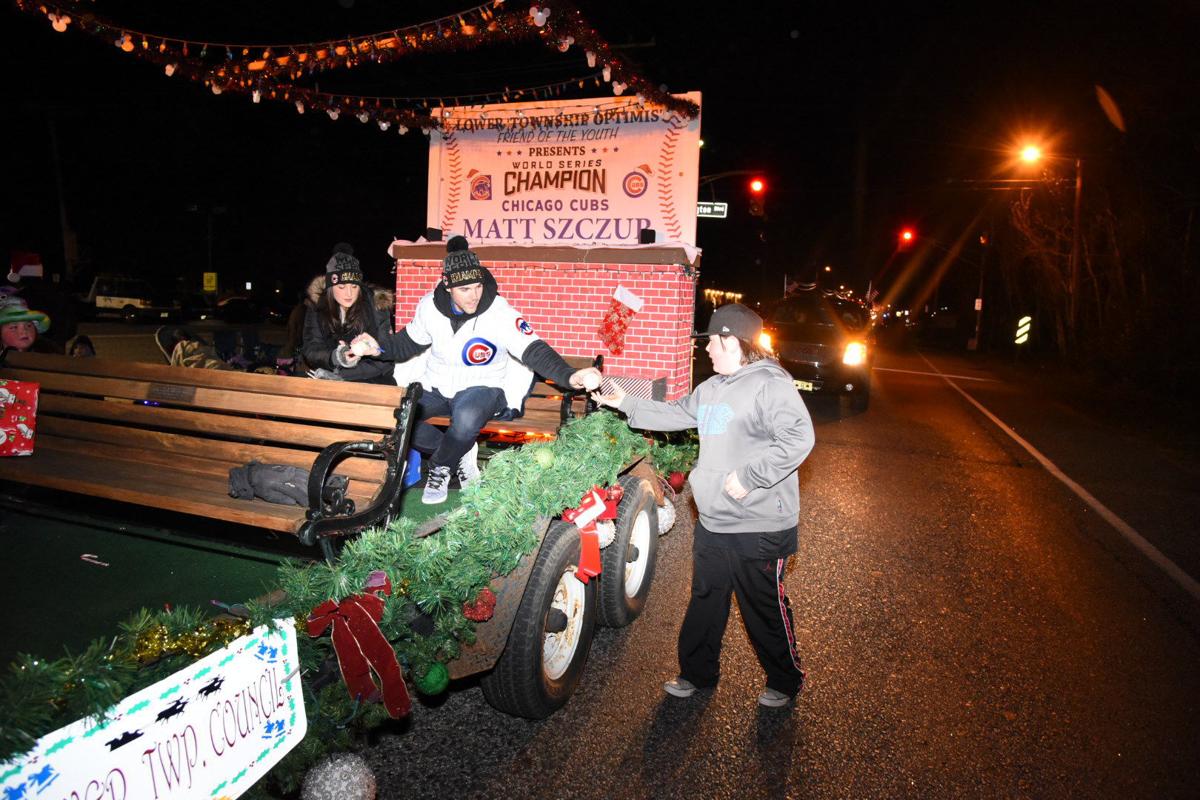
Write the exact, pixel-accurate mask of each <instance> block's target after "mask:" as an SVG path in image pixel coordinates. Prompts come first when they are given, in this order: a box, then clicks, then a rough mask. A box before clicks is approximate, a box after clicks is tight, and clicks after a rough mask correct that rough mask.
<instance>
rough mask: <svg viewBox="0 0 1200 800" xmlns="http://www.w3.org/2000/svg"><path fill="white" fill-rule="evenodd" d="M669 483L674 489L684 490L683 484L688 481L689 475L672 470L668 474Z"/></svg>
mask: <svg viewBox="0 0 1200 800" xmlns="http://www.w3.org/2000/svg"><path fill="white" fill-rule="evenodd" d="M667 483H668V484H669V485H670V487H671V488H672V489H674V490H675V491H677V492H682V491H683V485H684V484H685V483H687V476H686V475H684V474H683V473H682V472H672V473H671V474H670V475H668V476H667Z"/></svg>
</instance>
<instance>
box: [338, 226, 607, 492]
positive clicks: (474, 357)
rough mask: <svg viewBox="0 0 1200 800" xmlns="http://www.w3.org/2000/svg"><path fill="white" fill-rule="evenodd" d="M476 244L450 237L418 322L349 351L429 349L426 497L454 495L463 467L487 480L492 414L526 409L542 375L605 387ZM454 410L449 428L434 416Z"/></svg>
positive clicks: (395, 353)
mask: <svg viewBox="0 0 1200 800" xmlns="http://www.w3.org/2000/svg"><path fill="white" fill-rule="evenodd" d="M468 247H469V246H468V243H467V240H466V239H465V238H463V237H462V236H455V237H453V238H452V239H450V241H449V242H447V243H446V258H445V260H444V261H443V262H442V277H441V280H440V281H439V282H438V285H437V286H436V287H434V290H433V291H432V292H430V293H429V294H427V295H425V296H424V297H422V298H421V300H420V301H419V302H418V303H417V310H416V312H415V313H414V314H413V319H412V322H410V323H409V324H408V325H407V326H405V327H404V328H402V329H401V330H400V331H398V332H397V333H395V334H393V335H392V336H391V337H390V338H389V339H387V340H386V341H382V342H378V343H376V342H375V340H374V339H372V338H371V337H369V336H363V337H359V338H358V339H356V340H355V341H354V342H353V343H352V348H344V349H342V350H341V351H339V356H340V357H342V358H343V359H344V360H345V361H347V362H350V361H354V360H356V359H357V356H356V355H355V353H356V352H361V353H368V354H369V353H372V352H374V354H375V355H377V356H379V357H381V358H384V359H387V360H390V361H407V360H408V359H410V358H412V357H413V356H415V355H417V354H419V353H421V352H424V351H426V350H428V351H429V355H428V360H427V362H426V367H425V374H424V375H423V376H422V378H421V385H422V387H424V389H425V394H424V395H423V396H422V398H421V400H420V402H419V403H418V404H417V410H418V417H417V425H416V427H415V428H414V430H413V447H415V448H416V449H417V450H419V451H421V452H422V453H425V454H426V455H427V456H428V457H429V464H430V469H429V477H428V479H427V481H426V484H425V490H424V492H423V494H422V496H421V500H422V502H425V503H430V504H433V503H441V502H444V501H445V499H446V495H447V492H448V489H449V483H450V474H451V467H453V466H457V467H458V479H459V483H460V485H463V486H465V485H467V484H469V483H471V482H472V481H473V480H475V479H476V478H477V477H478V476H479V466H478V463H477V461H476V453H477V446H476V444H475V440H476V438H477V437H478V436H479V431H480V430H481V429H482V428H483V426H484V425H486V424H487V422H488V420H492V419H515V418H516V417H519V416H521V415H522V414H523V413H524V406H525V398H526V397H527V396H528V394H529V391H530V389H531V388H532V386H533V379H534V372H536V373H537V374H539V375H542V376H543V377H546V378H549V379H551V380H553V381H554V382H555V383H557V384H559V385H564V386H565V385H570V386H572V387H573V388H576V389H589V390H591V389H595V388H596V387H598V386H599V385H600V378H601V375H600V371H599V370H598V369H596V368H595V367H587V368H584V369H581V370H572V369H571V367H570V365H569V364H567V362H566V361H564V360H563V358H562V356H560V355H559V354H558V353H557V352H556V351H555V350H554V348H552V347H551V346H550V345H548V344H546V342H545V341H543V340H542V339H541V338H539V337H538V335H537V334H535V333H534V332H533V326H532V325H530V324H529V322H528V321H527V320H526V319H525V318H524V317H523V316H522V315H521V312H519V311H518V310H517V309H515V308H513V307H512V306H510V305H509V304H508V301H507V300H505V299H504V298H503V297H501V296H500V295H499V293H498V290H497V286H496V279H495V278H494V277H493V276H492V273H491V272H490V271H489V270H488V269H487V268H486V267H484V266H483V265H482V264H480V263H479V258H478V256H476V255H475V253H473V252H471V251H470V249H468ZM447 415H448V416H449V417H450V427H449V428H448V429H447V430H446V431H445V433H443V432H442V431H441V430H439V429H438V428H436V427H434V426H433V425H431V424H429V423H428V422H427V421H426V420H428V419H429V418H431V417H438V416H447Z"/></svg>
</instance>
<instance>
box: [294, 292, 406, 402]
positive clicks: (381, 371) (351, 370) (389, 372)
mask: <svg viewBox="0 0 1200 800" xmlns="http://www.w3.org/2000/svg"><path fill="white" fill-rule="evenodd" d="M372 313H373V314H374V317H375V325H374V330H368V331H366V333H369V334H371V335H372V336H374V337H375V341H377V342H382V341H387V339H388V338H389V337H391V335H392V316H391V314H390V313H388V312H387V311H384V310H382V309H379V308H373V309H372ZM350 338H353V337H350ZM338 344H339V339H338V337H337V336H334V334H333V332H332V331H328V330H325V326H324V325H323V324H322V323H321V317H320V314H318V313H317V310H316V309H314V308H310V309H308V313H307V314H306V315H305V317H304V345H303V347H302V353H303V355H304V360H305V361H306V362H308V366H309V367H310V368H312V369H317V368H320V369H327V370H329V371H330V372H336V373H337V374H338V376H339V377H340V378H341V379H342V380H346V381H357V382H359V383H383V384H387V385H389V386H395V385H396V379H395V378H394V377H393V374H394V373H395V369H396V365H395V364H393V363H392V362H391V361H382V360H380V359H377V358H364V359H362V360H361V361H359V362H358V363H357V364H356V365H354V366H353V367H340V366H338V365H337V363H336V362H335V361H334V360H333V351H334V350H336V349H337V347H338ZM346 344H350V341H349V339H347V340H346Z"/></svg>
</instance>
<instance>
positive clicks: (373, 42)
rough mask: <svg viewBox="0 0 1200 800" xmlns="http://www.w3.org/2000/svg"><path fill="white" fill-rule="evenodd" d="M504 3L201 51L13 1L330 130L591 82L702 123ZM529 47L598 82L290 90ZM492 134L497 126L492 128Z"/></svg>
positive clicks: (67, 4) (596, 42) (587, 32)
mask: <svg viewBox="0 0 1200 800" xmlns="http://www.w3.org/2000/svg"><path fill="white" fill-rule="evenodd" d="M503 3H504V0H492V2H490V3H485V4H482V5H476V6H472V7H470V8H467V9H464V10H462V11H459V12H455V13H453V14H449V15H445V16H443V17H438V18H436V19H433V20H429V21H427V22H423V23H420V24H416V25H409V26H404V27H401V28H396V29H391V30H387V31H382V32H377V33H372V34H367V35H362V36H355V37H347V38H345V39H336V40H325V41H321V42H307V43H288V44H276V45H271V44H244V43H243V44H235V43H232V42H205V41H200V40H191V39H184V38H180V37H175V36H164V35H161V34H152V33H148V32H143V31H137V30H134V29H131V28H128V27H125V26H122V25H119V24H117V23H115V22H112V21H110V20H106V19H102V18H100V17H99V16H97V15H96V14H94V13H92V12H91V11H90V10H87V9H86V8H85V7H84V6H81V5H80V4H79V3H76V2H73V1H72V0H57V1H56V2H54V3H44V2H34V1H33V0H17V7H18V8H19V9H21V10H22V11H25V12H27V13H35V12H36V13H42V14H45V15H46V17H47V19H48V20H49V21H50V23H51V25H52V26H53V27H54V29H55V30H56V31H59V32H63V31H66V30H67V29H68V27H69V26H70V25H72V24H75V25H76V27H77V28H78V29H79V30H80V31H82V32H84V33H87V34H90V35H92V36H96V37H98V38H102V39H107V40H109V41H111V42H112V43H113V44H114V45H115V46H117V47H118V48H120V49H121V50H122V51H123V52H126V53H130V54H133V55H135V56H136V57H138V58H139V59H141V60H145V61H148V62H150V63H154V64H157V65H158V66H160V67H161V68H162V69H163V72H164V73H165V74H166V75H167V76H168V77H171V76H174V75H180V76H181V77H183V78H185V79H187V80H191V81H194V82H198V83H202V84H204V85H205V86H207V87H208V88H209V89H210V90H211V91H212V93H213V94H218V95H219V94H223V93H225V92H231V93H240V94H244V95H248V96H249V97H250V98H251V100H252V101H253V102H255V103H259V102H261V100H262V99H263V98H264V97H266V98H268V99H270V100H273V101H277V102H288V103H291V104H292V105H293V106H294V107H295V109H296V111H297V113H300V114H303V113H305V112H306V111H309V110H312V111H324V112H325V113H327V114H328V115H329V117H330V118H331V119H334V120H336V119H338V118H339V117H340V116H341V115H342V114H343V113H349V114H351V115H352V116H354V117H356V118H357V119H359V120H360V121H361V122H363V123H368V122H375V123H376V125H378V127H379V129H380V130H383V131H387V130H389V129H390V128H391V127H392V126H395V127H396V128H397V130H398V131H399V132H400V133H401V134H403V133H407V132H408V131H409V130H410V129H413V128H420V129H421V130H422V131H424V132H426V133H428V132H429V131H430V130H431V129H433V128H440V127H444V125H445V120H446V119H447V118H448V117H449V116H450V115H448V114H445V113H444V112H442V113H438V112H437V111H434V110H432V109H440V108H445V107H457V106H462V105H473V104H480V103H489V102H501V101H503V102H509V101H511V100H512V99H514V98H515V99H522V98H525V97H530V98H532V99H535V100H538V99H549V98H551V97H554V96H558V95H560V94H561V93H562V92H563V91H564V90H566V89H568V88H570V87H572V86H576V87H578V88H581V89H582V88H583V87H585V86H586V85H587V83H588V81H591V82H593V83H594V84H595V85H596V86H599V85H601V79H602V80H603V82H605V83H610V84H611V86H612V91H613V94H614V95H617V96H620V95H623V94H624V93H625V92H626V91H627V90H632V91H633V92H634V94H635V96H636V101H637V103H639V104H645V103H648V102H649V103H651V104H653V105H656V106H659V107H662V108H666V109H669V110H671V111H674V112H676V113H678V114H680V115H682V116H684V117H687V118H694V117H695V115H696V114H697V113H699V109H698V108H697V107H696V105H695V104H694V103H692V102H691V101H689V100H687V99H685V98H677V97H674V96H672V95H670V94H669V93H667V92H666V91H665V87H663V88H659V87H654V86H652V85H651V84H650V83H649V81H647V80H646V79H645V78H643V77H642V76H641V75H640V74H638V73H637V72H635V71H634V70H633V69H632V68H631V67H630V66H629V65H628V64H627V63H626V62H625V61H624V60H623V59H621V58H620V57H619V56H616V55H615V54H614V53H613V52H612V50H611V48H610V47H609V45H608V43H607V42H606V41H604V39H603V38H602V37H600V36H599V34H598V33H597V32H596V31H595V30H594V29H593V28H592V27H591V26H590V24H589V23H588V22H587V20H586V19H585V18H584V17H583V15H582V13H581V12H580V11H579V10H578V9H576V8H574V7H573V6H571V5H570V4H569V3H567V2H566V0H555V2H554V5H553V6H552V5H550V4H543V5H542V6H537V5H534V6H531V7H530V8H529V9H528V13H525V12H517V11H508V10H504V9H503V8H502V6H503ZM556 9H557V13H555V12H556ZM530 38H540V39H541V40H542V41H543V42H544V43H545V44H546V45H547V46H553V47H555V48H556V49H557V50H558V51H559V52H563V53H565V52H567V51H568V50H569V49H570V48H571V46H572V45H575V44H578V45H579V46H580V47H582V48H584V49H585V57H586V59H587V63H588V67H589V68H590V69H595V68H596V67H597V65H598V64H599V68H600V72H599V73H598V74H591V75H588V76H585V77H581V78H571V79H568V80H564V81H559V82H556V83H550V84H542V85H540V86H532V87H517V88H515V89H512V88H507V87H506V88H505V89H504V90H503V91H495V92H483V93H479V94H474V95H452V96H429V97H400V96H396V97H380V96H367V95H353V94H344V93H328V92H321V91H319V90H318V89H315V88H313V89H309V88H305V87H300V86H297V85H295V83H294V81H297V80H300V79H301V78H304V77H305V76H311V75H313V74H314V73H316V72H323V71H326V70H329V69H339V68H345V69H353V68H354V67H356V66H359V65H361V64H365V63H383V62H389V61H394V60H396V59H398V58H401V57H404V56H409V55H414V54H416V53H429V52H445V51H466V50H468V49H474V48H475V47H477V46H480V45H483V44H489V43H499V42H512V41H518V40H522V39H530ZM214 62H215V63H214ZM508 122H509V123H511V124H514V125H520V126H525V125H526V124H528V123H527V121H526V120H523V119H521V118H520V115H518V116H517V117H516V118H510V119H509V120H508ZM490 124H492V125H501V124H503V123H502V122H501V121H493V122H492V123H490Z"/></svg>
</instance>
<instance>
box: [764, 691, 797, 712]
mask: <svg viewBox="0 0 1200 800" xmlns="http://www.w3.org/2000/svg"><path fill="white" fill-rule="evenodd" d="M793 699H794V698H793V697H792V696H791V695H790V694H784V693H783V692H780V691H778V690H776V689H772V688H771V687H770V686H768V687H767V688H766V689H763V693H762V694H760V695H759V696H758V704H759V705H760V706H766V707H767V708H782V707H783V706H786V705H787V704H788V703H791V702H792V700H793Z"/></svg>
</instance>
